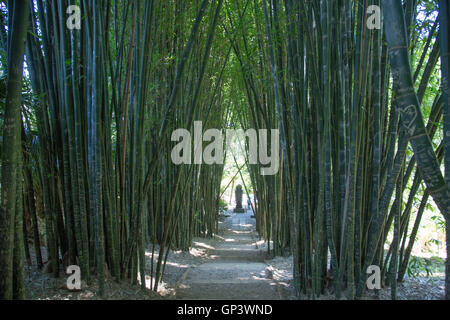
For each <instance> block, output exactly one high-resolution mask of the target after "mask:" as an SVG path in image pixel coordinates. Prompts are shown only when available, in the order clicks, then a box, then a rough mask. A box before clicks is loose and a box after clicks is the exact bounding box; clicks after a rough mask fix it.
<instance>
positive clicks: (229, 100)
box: [0, 0, 450, 299]
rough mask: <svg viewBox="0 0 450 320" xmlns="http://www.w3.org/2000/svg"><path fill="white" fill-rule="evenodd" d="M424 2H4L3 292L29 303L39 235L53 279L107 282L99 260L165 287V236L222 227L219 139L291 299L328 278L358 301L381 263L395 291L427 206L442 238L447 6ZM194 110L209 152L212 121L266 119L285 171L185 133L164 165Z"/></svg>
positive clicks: (259, 124)
mask: <svg viewBox="0 0 450 320" xmlns="http://www.w3.org/2000/svg"><path fill="white" fill-rule="evenodd" d="M423 2H424V1H416V0H404V1H399V0H357V1H352V0H312V1H296V0H192V1H191V0H190V1H183V0H167V1H155V0H148V1H137V0H115V1H99V0H77V1H74V0H63V1H42V0H33V1H25V2H22V1H8V2H7V3H6V4H2V5H1V6H0V10H1V12H0V13H1V15H0V71H1V74H0V75H1V79H2V82H1V83H0V85H1V86H0V88H2V90H1V91H3V92H4V93H1V94H2V96H1V97H0V98H1V99H0V100H1V101H0V106H1V108H2V111H1V125H2V146H1V207H0V274H1V275H2V276H1V277H0V298H2V299H13V298H14V299H24V298H25V284H24V264H25V263H28V264H35V265H37V266H39V268H41V267H42V266H43V265H44V261H43V254H42V253H41V246H42V245H44V246H45V247H46V251H47V253H48V261H49V262H48V265H51V272H52V274H53V276H54V277H58V276H59V270H60V267H61V266H62V265H63V264H64V263H63V260H66V261H67V264H69V265H71V264H76V265H79V266H80V269H81V274H82V278H83V279H85V280H86V281H87V282H88V283H89V284H90V283H92V282H93V281H97V282H98V284H99V287H100V291H101V292H102V291H103V290H104V286H105V281H107V278H108V275H109V274H110V275H111V277H112V279H113V281H128V282H130V283H132V284H138V279H140V285H141V286H142V288H146V285H147V287H148V283H147V284H146V281H145V279H150V285H149V286H150V288H151V289H152V290H155V291H157V290H158V287H159V286H160V284H161V281H162V279H163V277H164V269H165V265H166V261H167V257H168V254H169V252H170V250H189V248H190V247H191V245H192V241H193V238H194V237H198V236H201V237H212V236H214V235H215V234H217V231H218V221H219V205H220V199H221V196H222V195H223V193H224V192H225V190H221V182H222V180H223V178H224V175H225V172H224V168H225V166H224V161H225V159H226V158H227V153H228V158H229V159H230V152H231V159H233V161H234V164H235V167H236V170H237V172H236V174H235V176H233V178H232V179H231V181H230V183H232V185H231V189H232V190H234V189H233V188H234V181H235V179H236V177H238V174H239V178H240V179H241V180H242V181H243V186H242V187H243V189H242V191H243V192H244V193H245V194H246V195H247V197H248V196H249V195H250V189H251V190H252V193H253V194H254V199H257V201H254V202H253V203H252V209H253V210H254V213H255V218H256V226H257V231H258V233H259V236H260V237H261V238H262V239H264V240H266V241H267V243H268V246H267V250H268V253H269V254H272V255H275V256H278V255H286V254H291V255H292V256H293V261H294V263H293V274H294V286H295V290H296V293H297V294H298V295H307V296H308V297H310V298H313V299H314V298H317V297H319V296H320V295H321V294H323V293H324V291H325V289H326V287H327V279H330V275H331V278H332V279H333V282H332V288H333V293H334V295H335V296H336V298H342V297H346V298H348V299H360V298H362V297H363V296H364V294H365V293H366V290H367V286H366V281H367V277H368V272H367V270H369V267H370V266H373V265H375V266H378V267H379V268H380V270H381V275H382V285H383V286H390V288H391V293H392V299H396V297H397V283H399V282H401V281H402V280H403V279H404V277H405V274H406V269H407V266H408V261H409V259H410V257H411V253H412V249H413V246H414V243H415V239H416V236H417V234H418V232H419V226H420V224H421V222H422V217H423V215H424V211H425V210H426V206H427V204H428V205H429V203H430V202H431V200H433V201H434V203H435V204H436V206H437V210H438V211H439V212H440V214H441V215H442V218H443V219H444V220H445V222H446V234H447V239H448V238H450V233H449V232H450V231H449V230H450V227H449V219H450V171H449V170H450V100H449V99H450V94H449V81H448V74H449V73H448V69H449V66H450V60H449V59H450V55H449V41H450V33H449V19H450V8H449V4H448V1H447V0H440V1H425V2H426V4H427V5H428V7H426V6H425V7H426V8H428V9H427V10H428V11H429V13H430V12H431V13H430V14H428V15H427V16H425V17H424V14H423V13H421V12H422V11H423V10H424V4H423ZM437 2H438V3H437ZM429 8H431V9H429ZM77 10H79V12H78V11H77ZM77 12H78V13H79V14H80V16H79V17H78V19H79V21H78V22H79V25H77V24H76V23H75V27H74V25H72V24H73V21H75V22H76V21H77V20H76V19H77V17H76V14H77ZM74 14H75V16H72V15H74ZM73 19H75V20H73ZM72 20H73V21H72ZM69 26H71V27H69ZM198 121H201V124H202V127H201V130H200V132H199V136H198V137H197V138H199V137H200V139H201V140H200V146H197V147H198V148H200V149H201V150H203V151H204V150H205V147H206V146H207V145H208V144H209V143H211V142H212V139H211V140H209V141H207V139H206V138H205V136H204V134H205V132H206V131H207V130H210V129H217V130H218V132H224V131H225V130H227V129H242V130H247V129H255V130H256V131H257V132H260V131H261V130H267V132H268V134H267V136H266V137H265V139H266V142H268V145H269V146H270V145H271V144H272V143H273V142H277V143H278V142H279V150H277V151H279V152H278V154H279V159H280V162H279V169H278V171H277V172H276V174H271V175H270V174H269V175H264V174H261V170H260V169H261V168H262V167H263V166H264V165H263V164H261V163H254V161H253V160H254V159H253V158H252V152H253V151H252V150H254V149H253V148H254V147H255V146H254V145H252V143H251V141H250V139H246V140H244V141H243V151H244V164H243V165H242V164H239V163H238V161H237V159H236V155H235V154H234V153H233V150H230V149H227V148H224V150H226V151H225V152H224V154H223V155H221V157H222V158H223V159H220V160H222V161H217V162H215V163H212V164H209V163H205V162H204V161H202V160H203V159H204V154H203V156H202V155H201V154H200V158H196V157H198V155H199V153H197V151H198V150H197V147H196V146H193V147H192V149H191V146H190V145H189V147H188V149H189V150H184V151H183V152H187V153H186V154H184V153H183V155H182V156H188V155H189V156H192V158H193V159H194V161H193V162H190V163H182V164H176V163H174V161H173V158H172V157H171V155H172V151H173V150H174V147H175V146H176V145H177V144H178V143H179V142H180V140H177V139H176V138H174V135H173V133H174V132H175V130H180V129H181V130H185V131H187V132H194V129H195V128H197V127H196V126H197V122H198ZM272 129H277V131H276V132H277V133H279V138H278V135H275V132H274V131H271V130H272ZM258 130H259V131H258ZM181 132H184V131H181ZM258 137H259V138H258V139H259V140H258V143H260V144H259V145H261V140H260V139H261V136H258ZM278 139H279V141H278ZM193 140H195V137H193ZM275 140H276V141H275ZM216 142H217V141H216ZM221 142H223V143H224V144H226V141H225V140H224V141H221ZM204 152H205V151H204ZM216 155H217V154H216ZM266 155H267V156H268V154H266ZM272 156H274V154H272ZM202 157H203V158H202ZM218 158H220V157H218ZM195 159H197V160H198V159H199V162H196V161H195ZM243 170H246V172H248V176H249V180H250V181H249V183H247V184H246V182H244V180H245V179H244V177H243V173H242V171H243ZM227 188H228V186H227ZM232 192H233V191H232ZM27 226H28V227H27ZM42 230H43V234H45V236H44V237H42V235H41V233H42ZM390 232H391V234H392V237H390V236H389V235H390ZM28 238H30V239H32V242H31V243H32V245H30V243H29V241H25V240H26V239H28ZM30 250H32V251H34V252H35V255H34V256H35V257H36V259H35V260H36V261H31V258H30ZM446 250H447V257H448V256H449V255H448V253H449V252H450V245H449V243H448V242H447V246H446ZM146 253H147V254H146ZM25 259H26V261H25ZM147 261H150V262H149V263H150V267H149V268H148V267H147ZM445 263H446V280H445V283H446V289H445V293H446V298H447V299H450V263H449V259H447V261H446V262H445Z"/></svg>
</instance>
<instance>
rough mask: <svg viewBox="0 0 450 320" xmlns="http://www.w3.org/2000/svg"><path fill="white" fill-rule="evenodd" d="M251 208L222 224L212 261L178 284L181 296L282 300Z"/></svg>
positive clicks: (188, 274) (192, 270)
mask: <svg viewBox="0 0 450 320" xmlns="http://www.w3.org/2000/svg"><path fill="white" fill-rule="evenodd" d="M251 215H252V213H251V211H247V212H246V213H240V214H239V213H237V214H232V215H231V216H230V217H228V218H226V220H225V221H224V222H223V223H222V227H221V230H220V232H219V234H220V236H221V237H222V238H223V240H218V242H217V244H216V245H215V246H214V249H211V250H210V251H209V252H208V255H209V257H210V258H211V260H210V262H207V263H203V264H201V265H199V266H196V267H194V268H192V269H190V270H189V271H188V273H187V274H186V276H185V277H184V279H183V281H182V282H181V284H180V285H179V286H178V289H177V293H176V298H177V299H199V300H206V299H230V300H234V299H256V300H258V299H267V300H269V299H270V300H273V299H282V296H281V294H280V290H279V288H278V286H279V284H278V283H277V281H275V280H273V279H271V273H270V271H269V269H268V266H267V265H266V264H265V263H264V252H262V251H261V250H260V249H258V247H257V245H256V241H257V233H256V231H255V220H254V219H253V218H251Z"/></svg>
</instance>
